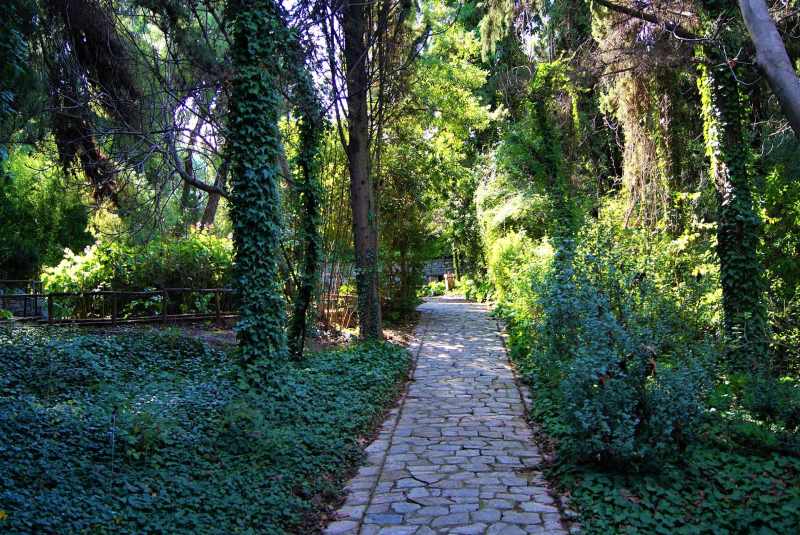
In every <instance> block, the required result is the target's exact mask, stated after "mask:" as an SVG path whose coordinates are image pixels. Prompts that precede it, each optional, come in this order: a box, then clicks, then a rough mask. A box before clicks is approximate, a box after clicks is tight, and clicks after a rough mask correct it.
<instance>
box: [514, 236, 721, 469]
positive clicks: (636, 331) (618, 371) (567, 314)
mask: <svg viewBox="0 0 800 535" xmlns="http://www.w3.org/2000/svg"><path fill="white" fill-rule="evenodd" d="M579 250H581V249H579ZM558 254H559V255H563V256H566V257H567V258H564V259H562V261H559V259H558V258H556V259H555V260H554V269H552V270H551V271H550V272H549V273H548V275H546V276H545V278H544V279H543V281H542V282H541V284H539V285H537V286H536V288H535V290H536V293H537V301H536V303H535V306H536V307H538V309H539V310H540V313H541V314H542V315H543V317H544V320H543V321H541V322H539V323H537V324H535V325H533V326H532V327H533V333H532V334H533V337H532V343H533V344H534V345H533V346H532V347H531V348H530V353H529V355H528V357H527V358H528V359H529V360H530V363H529V370H530V374H531V377H532V379H533V380H534V381H535V383H536V384H541V385H542V387H543V388H544V387H549V388H553V389H555V390H556V391H557V394H556V395H557V399H558V400H559V404H560V410H561V411H562V413H563V424H564V426H565V431H566V432H565V434H564V437H563V438H564V440H562V442H561V447H562V451H563V452H564V453H567V454H569V455H570V456H571V457H572V458H576V459H583V460H589V459H593V460H598V461H614V462H619V463H634V464H635V463H641V462H652V461H654V460H656V459H664V458H665V457H668V456H671V455H675V454H677V453H678V452H679V451H681V450H682V449H683V448H685V446H686V445H687V443H688V440H689V438H690V437H691V434H692V430H693V429H694V428H695V427H696V424H697V422H698V420H699V418H700V417H701V415H702V413H703V407H704V405H703V398H704V396H705V395H706V392H707V380H706V377H707V373H706V372H705V371H704V370H703V368H702V366H701V365H700V362H701V359H702V358H703V357H706V355H707V354H708V352H709V350H710V348H709V346H708V344H707V343H704V342H702V341H695V340H692V341H691V342H690V343H687V342H682V339H684V338H685V335H678V334H677V333H678V329H679V328H680V325H681V321H680V317H679V316H678V313H677V311H675V310H671V309H670V307H669V306H668V303H665V302H664V301H663V300H662V299H660V298H659V296H658V294H657V292H656V291H655V289H654V288H653V287H652V285H651V284H649V283H648V281H647V280H646V279H645V278H642V277H637V276H636V274H632V273H627V272H626V271H624V270H619V266H616V267H615V264H614V263H613V262H610V261H609V260H610V259H609V258H604V257H596V256H592V255H584V256H582V257H578V256H575V257H574V258H573V257H572V255H571V253H568V252H564V251H559V253H558ZM570 265H571V268H570V267H567V266H570ZM555 267H558V268H559V269H555ZM615 269H618V270H619V271H617V273H616V274H614V275H613V276H612V273H611V272H612V271H614V270H615ZM516 306H517V312H516V313H513V310H512V313H513V316H512V317H518V316H519V315H520V313H519V309H520V308H521V307H520V305H519V304H518V305H516ZM506 310H507V311H508V310H509V307H507V308H506ZM508 313H509V312H507V314H508Z"/></svg>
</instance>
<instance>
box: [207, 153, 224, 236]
mask: <svg viewBox="0 0 800 535" xmlns="http://www.w3.org/2000/svg"><path fill="white" fill-rule="evenodd" d="M229 164H230V160H229V159H228V157H227V156H225V159H224V160H222V163H221V164H220V166H219V169H218V170H217V176H216V177H215V178H214V188H216V189H220V190H224V189H225V183H226V182H227V181H228V167H229ZM220 198H221V195H220V194H219V193H214V192H211V193H209V194H208V202H207V203H206V208H205V210H203V217H202V218H200V228H201V229H205V228H208V227H210V226H211V225H213V224H214V221H215V220H216V219H217V208H219V200H220Z"/></svg>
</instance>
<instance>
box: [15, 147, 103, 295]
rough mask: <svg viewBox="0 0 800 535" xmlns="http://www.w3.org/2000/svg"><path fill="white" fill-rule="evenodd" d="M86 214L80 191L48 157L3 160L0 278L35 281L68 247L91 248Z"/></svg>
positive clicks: (18, 153)
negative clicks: (42, 269) (42, 270)
mask: <svg viewBox="0 0 800 535" xmlns="http://www.w3.org/2000/svg"><path fill="white" fill-rule="evenodd" d="M88 214H89V210H88V209H87V208H86V206H85V205H84V202H83V198H82V195H81V191H80V188H79V187H77V186H75V185H73V184H68V183H67V180H65V178H64V176H63V173H62V172H61V170H60V169H59V168H58V167H56V166H54V165H53V164H52V162H50V161H48V160H47V158H45V157H43V156H42V155H36V154H35V153H34V152H33V151H31V150H30V149H17V150H14V151H12V152H11V155H10V157H9V159H8V160H6V161H4V162H3V161H2V158H0V228H2V229H3V232H2V233H0V278H11V279H29V278H30V279H32V278H36V277H37V275H38V271H39V269H40V268H41V267H42V265H46V264H54V263H57V262H59V261H60V260H61V257H62V255H63V253H64V248H65V247H72V248H83V247H85V246H86V245H88V244H89V243H91V236H90V235H89V233H88V232H86V223H87V221H88Z"/></svg>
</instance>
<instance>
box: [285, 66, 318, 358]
mask: <svg viewBox="0 0 800 535" xmlns="http://www.w3.org/2000/svg"><path fill="white" fill-rule="evenodd" d="M303 59H304V57H303V56H302V55H300V56H299V57H298V58H295V59H294V63H295V72H296V77H297V78H298V80H297V88H296V89H295V92H296V94H297V95H296V99H297V100H298V101H299V102H298V103H297V107H298V109H299V110H300V113H301V124H300V140H301V143H300V144H301V147H300V152H299V154H298V157H297V159H298V163H299V167H300V172H301V177H302V181H301V182H300V186H299V192H298V193H299V194H300V196H301V197H302V204H303V215H302V218H303V221H302V226H301V232H300V240H299V241H300V243H301V244H302V247H303V255H302V258H303V260H302V268H301V273H300V284H299V287H298V288H297V295H296V296H295V299H294V303H293V305H294V310H293V313H292V319H291V322H290V324H289V332H288V338H289V350H290V352H291V353H292V356H293V357H294V358H295V359H298V358H301V357H302V356H303V344H304V343H305V337H306V326H307V325H308V323H309V321H310V320H312V319H311V318H309V317H308V312H309V310H310V309H311V305H312V300H313V298H314V296H315V294H316V292H317V286H318V284H319V269H320V261H321V259H322V238H321V235H320V226H321V224H322V218H321V216H320V203H321V197H322V190H321V183H320V179H319V169H320V154H319V152H320V147H321V146H322V141H323V134H324V125H323V117H322V107H321V104H320V102H319V99H318V97H317V95H316V90H315V89H314V84H313V82H312V79H311V75H310V74H309V73H308V72H307V71H306V70H305V65H303ZM312 321H313V320H312Z"/></svg>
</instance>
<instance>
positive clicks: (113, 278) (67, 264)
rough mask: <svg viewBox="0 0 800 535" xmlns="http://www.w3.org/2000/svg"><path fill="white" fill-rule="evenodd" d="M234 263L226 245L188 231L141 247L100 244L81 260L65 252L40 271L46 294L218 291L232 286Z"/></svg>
mask: <svg viewBox="0 0 800 535" xmlns="http://www.w3.org/2000/svg"><path fill="white" fill-rule="evenodd" d="M232 263H233V246H232V244H231V241H230V239H228V238H220V237H218V236H215V235H214V234H211V233H208V232H203V231H192V232H191V233H190V234H189V235H188V236H187V237H184V238H175V237H171V236H168V235H164V236H160V237H158V238H156V239H153V240H151V241H149V242H148V243H146V244H145V245H138V244H130V243H124V242H120V241H100V242H98V243H96V244H95V245H92V246H90V247H88V248H87V249H86V250H85V251H84V252H83V253H81V254H75V253H73V252H71V251H67V253H66V255H65V257H64V259H63V260H62V261H61V263H59V264H58V265H56V266H54V267H49V268H45V269H44V270H43V272H42V282H43V284H44V289H45V291H48V292H81V291H91V290H111V289H114V290H141V289H144V288H153V287H155V288H183V287H189V288H218V287H224V286H228V285H230V284H231V276H232V273H231V269H232Z"/></svg>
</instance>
